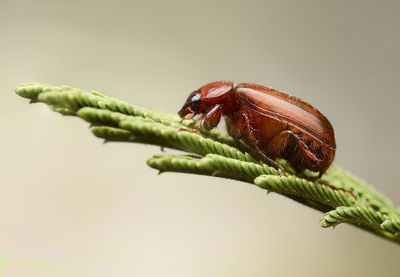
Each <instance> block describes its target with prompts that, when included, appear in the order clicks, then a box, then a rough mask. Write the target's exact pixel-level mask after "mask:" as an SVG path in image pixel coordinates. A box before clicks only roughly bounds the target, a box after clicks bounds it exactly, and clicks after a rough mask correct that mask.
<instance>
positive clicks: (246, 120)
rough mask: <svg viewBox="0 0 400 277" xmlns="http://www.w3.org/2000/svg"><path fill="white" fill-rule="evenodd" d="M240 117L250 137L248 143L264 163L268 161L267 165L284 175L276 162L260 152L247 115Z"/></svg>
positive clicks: (281, 167) (283, 170)
mask: <svg viewBox="0 0 400 277" xmlns="http://www.w3.org/2000/svg"><path fill="white" fill-rule="evenodd" d="M242 116H243V118H244V121H245V123H246V127H247V131H248V134H249V137H250V141H251V142H252V144H253V146H254V148H255V149H256V151H257V153H258V154H259V155H260V156H261V157H262V158H263V159H264V160H266V161H268V163H269V164H272V165H273V166H275V167H277V168H278V169H280V170H281V174H280V175H283V174H285V173H286V170H285V169H284V168H283V166H281V165H280V164H279V163H278V162H276V161H274V160H273V159H271V158H270V157H268V156H267V155H266V154H265V153H264V152H263V151H261V148H260V146H259V140H257V139H256V138H255V136H254V129H253V128H252V127H251V124H250V119H249V117H248V116H247V114H244V113H242Z"/></svg>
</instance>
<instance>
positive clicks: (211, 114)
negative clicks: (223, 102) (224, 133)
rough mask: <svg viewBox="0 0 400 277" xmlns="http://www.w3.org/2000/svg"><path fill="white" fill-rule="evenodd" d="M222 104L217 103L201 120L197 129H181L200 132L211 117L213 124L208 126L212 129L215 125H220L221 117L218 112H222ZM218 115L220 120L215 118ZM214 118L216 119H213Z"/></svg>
mask: <svg viewBox="0 0 400 277" xmlns="http://www.w3.org/2000/svg"><path fill="white" fill-rule="evenodd" d="M220 109H221V106H220V105H215V106H214V107H213V108H212V109H211V110H210V111H209V112H208V113H207V114H206V115H205V116H204V117H203V119H202V120H201V122H200V125H199V127H197V129H195V130H187V129H183V128H181V129H179V131H187V132H190V133H198V132H199V131H200V130H201V128H203V126H204V124H206V123H207V122H208V121H209V120H210V119H211V126H208V127H209V128H210V129H211V128H213V127H215V126H216V125H218V122H219V117H220V116H219V117H218V114H217V113H220V112H221V110H220ZM215 115H217V117H216V118H218V120H216V118H214V116H215ZM213 120H214V121H213Z"/></svg>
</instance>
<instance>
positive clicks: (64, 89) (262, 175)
mask: <svg viewBox="0 0 400 277" xmlns="http://www.w3.org/2000/svg"><path fill="white" fill-rule="evenodd" d="M16 93H17V94H18V95H20V96H22V97H25V98H29V99H31V102H32V103H36V102H42V103H45V104H47V105H48V106H49V107H50V108H51V109H52V110H53V111H56V112H58V113H61V114H63V115H73V116H78V117H80V118H82V119H84V120H85V121H87V122H89V123H90V124H91V131H92V133H93V134H94V135H95V136H97V137H99V138H102V139H104V141H105V142H109V141H115V142H117V141H123V142H134V143H146V144H153V145H159V146H162V147H169V148H173V149H178V150H182V151H185V152H187V153H188V155H170V154H164V155H156V156H154V157H152V158H150V159H149V160H148V161H147V164H148V165H149V166H150V167H152V168H155V169H157V170H159V171H160V172H167V171H169V172H182V173H190V174H201V175H209V176H214V177H222V178H228V179H234V180H239V181H243V182H247V183H251V184H255V185H257V186H258V187H260V188H262V189H265V190H268V191H269V192H275V193H279V194H281V195H283V196H285V197H289V198H291V199H293V200H295V201H297V202H299V203H302V204H304V205H306V206H309V207H311V208H314V209H316V210H319V211H321V212H323V213H324V215H323V217H322V219H321V221H320V225H321V226H322V227H324V228H328V227H333V226H336V225H338V224H340V223H349V224H351V225H353V226H356V227H358V228H361V229H364V230H366V231H368V232H371V233H373V234H375V235H377V236H380V237H382V238H385V239H387V240H390V241H392V242H395V243H399V244H400V236H399V235H398V234H399V231H400V213H399V211H398V210H396V208H395V207H394V206H393V204H392V203H391V202H390V200H389V199H388V198H386V197H385V196H383V195H382V194H380V193H378V192H377V191H376V190H375V189H374V188H373V187H372V186H370V185H368V184H367V183H366V182H365V181H363V180H361V179H360V178H358V177H356V176H354V175H352V174H350V173H348V172H346V171H344V170H343V169H341V168H340V167H338V166H336V165H332V166H331V167H330V168H329V169H328V170H327V172H326V173H325V174H324V175H323V176H322V178H321V180H322V181H323V182H326V183H329V184H330V185H333V186H335V187H337V188H343V189H345V190H346V191H351V192H353V193H355V194H356V195H357V198H356V199H355V198H354V197H353V196H352V195H351V194H350V193H349V192H346V191H341V190H337V189H332V188H330V187H328V186H325V185H323V184H321V183H318V182H311V181H309V180H306V179H303V178H302V176H303V174H302V173H299V172H295V171H294V169H293V168H292V167H291V166H290V164H288V162H287V161H285V160H282V159H278V160H277V161H278V162H279V163H280V164H281V165H282V166H283V167H284V168H285V169H286V170H287V172H288V173H286V174H285V175H283V176H281V175H280V174H279V171H278V170H277V169H276V168H274V167H271V166H269V165H267V164H265V163H264V162H263V161H262V160H259V159H258V158H256V156H255V155H253V154H254V153H253V150H252V149H251V148H250V147H248V146H247V145H245V144H244V143H243V142H241V141H239V142H238V141H235V140H234V139H233V138H232V137H230V136H229V135H228V134H226V133H223V132H220V131H218V130H216V129H214V130H211V131H202V132H201V133H190V132H183V131H179V129H181V128H186V129H189V128H192V127H193V126H194V125H195V122H193V121H192V120H185V121H184V122H182V123H181V122H180V118H179V117H178V116H175V115H170V114H165V113H160V112H152V111H150V110H147V109H144V108H141V107H138V106H135V105H132V104H129V103H126V102H123V101H120V100H118V99H115V98H112V97H108V96H105V95H103V94H101V93H98V92H95V91H93V92H90V93H89V92H84V91H82V90H79V89H74V88H71V87H68V86H61V87H57V86H51V85H46V84H37V83H27V84H23V85H20V86H18V87H17V88H16Z"/></svg>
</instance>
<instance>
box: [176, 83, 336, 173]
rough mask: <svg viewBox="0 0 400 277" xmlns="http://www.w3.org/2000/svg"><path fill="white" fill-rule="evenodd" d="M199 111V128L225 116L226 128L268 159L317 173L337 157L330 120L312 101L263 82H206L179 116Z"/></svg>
mask: <svg viewBox="0 0 400 277" xmlns="http://www.w3.org/2000/svg"><path fill="white" fill-rule="evenodd" d="M195 115H200V120H201V121H200V124H199V126H198V128H197V129H195V130H192V131H190V132H198V131H200V130H201V129H202V128H206V129H212V128H214V127H216V126H217V125H218V123H219V121H220V119H221V116H222V115H223V116H224V117H225V120H226V125H227V129H228V133H229V134H230V135H231V136H232V137H233V138H235V139H238V140H239V139H242V140H243V141H244V142H245V143H247V144H248V145H250V146H251V147H252V148H253V149H254V150H255V152H256V153H257V154H259V155H260V156H261V157H262V158H263V159H264V160H265V161H266V162H268V163H269V164H272V165H273V166H275V167H277V168H279V169H280V170H281V172H282V174H284V173H285V170H284V168H283V167H282V166H281V165H280V164H279V163H277V162H276V161H275V160H274V159H275V158H277V157H282V158H284V159H286V160H288V161H289V162H290V163H291V165H292V166H293V167H294V168H295V169H296V170H297V171H299V172H302V171H303V170H305V169H309V170H311V171H314V172H319V176H318V178H319V177H321V176H322V174H323V173H324V172H325V171H326V170H327V169H328V167H329V166H330V165H331V163H332V162H333V159H334V157H335V151H336V143H335V135H334V131H333V128H332V125H331V124H330V122H329V121H328V119H327V118H326V117H325V116H324V115H323V114H322V113H320V112H319V111H318V110H317V109H315V108H314V107H312V106H311V105H310V104H308V103H306V102H304V101H302V100H300V99H298V98H296V97H294V96H291V95H289V94H286V93H284V92H280V91H278V90H275V89H272V88H268V87H265V86H261V85H256V84H249V83H241V84H234V83H233V82H228V81H219V82H214V83H210V84H207V85H205V86H202V87H201V88H200V89H198V90H195V91H193V92H192V93H191V94H190V95H189V97H188V98H187V100H186V102H185V104H184V105H183V107H182V109H181V110H180V111H179V116H180V117H181V118H182V120H183V119H191V118H193V117H194V116H195Z"/></svg>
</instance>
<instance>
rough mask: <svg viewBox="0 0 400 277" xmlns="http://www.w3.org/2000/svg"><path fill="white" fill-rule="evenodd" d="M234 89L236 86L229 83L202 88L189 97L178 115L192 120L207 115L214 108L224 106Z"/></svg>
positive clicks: (220, 82) (212, 84) (222, 82)
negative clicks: (197, 115)
mask: <svg viewBox="0 0 400 277" xmlns="http://www.w3.org/2000/svg"><path fill="white" fill-rule="evenodd" d="M233 88H234V84H233V83H232V82H227V81H219V82H214V83H210V84H207V85H205V86H202V87H201V88H199V89H198V90H195V91H193V92H192V93H191V94H190V95H189V97H188V98H187V99H186V102H185V104H184V105H183V107H182V109H181V110H180V111H179V112H178V114H179V116H180V117H181V118H183V119H191V118H193V117H194V116H195V115H196V114H201V113H205V112H206V111H208V110H209V109H210V108H211V107H212V106H214V105H216V104H222V103H221V102H222V101H223V99H224V98H225V97H226V96H227V95H228V93H230V92H232V91H233Z"/></svg>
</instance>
